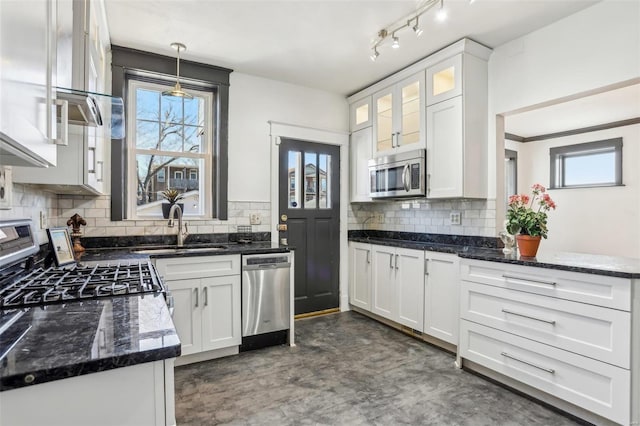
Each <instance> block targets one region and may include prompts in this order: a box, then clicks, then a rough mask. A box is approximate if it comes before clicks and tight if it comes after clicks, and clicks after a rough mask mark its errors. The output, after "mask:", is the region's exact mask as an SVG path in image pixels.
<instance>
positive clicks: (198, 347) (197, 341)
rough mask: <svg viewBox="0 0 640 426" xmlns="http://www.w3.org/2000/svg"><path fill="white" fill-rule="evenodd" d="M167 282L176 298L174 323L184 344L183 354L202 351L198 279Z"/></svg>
mask: <svg viewBox="0 0 640 426" xmlns="http://www.w3.org/2000/svg"><path fill="white" fill-rule="evenodd" d="M166 284H167V286H168V287H169V290H170V291H171V295H172V296H173V300H174V310H173V324H174V325H175V326H176V331H177V332H178V337H179V338H180V343H181V344H182V352H181V354H182V355H189V354H193V353H196V352H200V351H202V337H201V336H202V319H201V318H202V311H201V309H200V306H201V300H200V287H199V285H198V281H197V280H196V281H195V282H194V280H177V281H168V282H167V283H166Z"/></svg>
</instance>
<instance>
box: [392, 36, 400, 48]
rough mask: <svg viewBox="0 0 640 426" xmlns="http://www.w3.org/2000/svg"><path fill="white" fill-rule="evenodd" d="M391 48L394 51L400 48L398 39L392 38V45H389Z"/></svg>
mask: <svg viewBox="0 0 640 426" xmlns="http://www.w3.org/2000/svg"><path fill="white" fill-rule="evenodd" d="M391 47H393V48H394V49H399V48H400V40H399V39H398V37H396V36H393V43H392V44H391Z"/></svg>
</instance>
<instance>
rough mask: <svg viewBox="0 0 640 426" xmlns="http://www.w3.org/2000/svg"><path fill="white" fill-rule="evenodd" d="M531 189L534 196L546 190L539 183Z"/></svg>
mask: <svg viewBox="0 0 640 426" xmlns="http://www.w3.org/2000/svg"><path fill="white" fill-rule="evenodd" d="M531 189H533V193H534V194H536V193H544V192H545V191H546V190H547V189H546V188H545V187H544V186H542V185H540V184H539V183H534V184H533V186H532V187H531Z"/></svg>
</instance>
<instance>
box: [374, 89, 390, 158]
mask: <svg viewBox="0 0 640 426" xmlns="http://www.w3.org/2000/svg"><path fill="white" fill-rule="evenodd" d="M392 105H393V95H392V94H391V93H389V94H388V95H385V96H382V97H380V98H378V100H377V101H376V110H377V114H378V117H377V119H378V126H377V127H378V128H377V129H376V130H377V132H378V135H377V140H376V147H377V148H376V151H384V150H386V149H391V142H392V141H391V137H392V136H391V133H392V126H393V110H392V109H391V106H392Z"/></svg>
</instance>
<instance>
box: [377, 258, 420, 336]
mask: <svg viewBox="0 0 640 426" xmlns="http://www.w3.org/2000/svg"><path fill="white" fill-rule="evenodd" d="M372 253H373V268H372V270H373V276H372V280H371V281H372V284H373V288H372V294H373V297H372V304H371V312H373V313H374V314H377V315H380V316H382V317H384V318H387V319H390V320H392V321H395V322H398V323H400V324H402V325H405V326H407V327H411V328H412V329H414V330H418V331H422V326H423V315H424V314H423V311H424V305H423V299H424V252H423V251H422V250H411V249H404V248H394V247H387V246H378V245H372Z"/></svg>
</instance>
